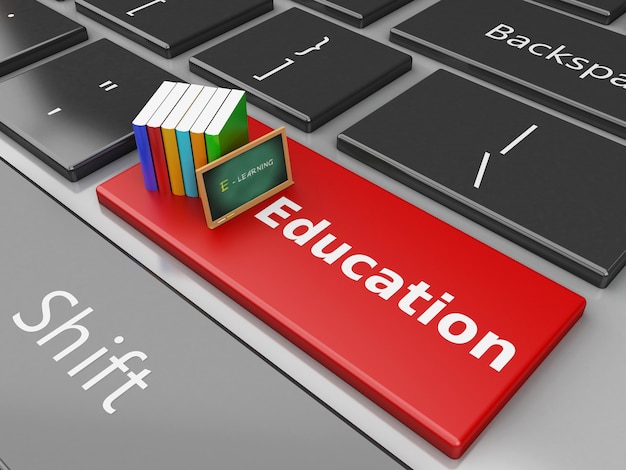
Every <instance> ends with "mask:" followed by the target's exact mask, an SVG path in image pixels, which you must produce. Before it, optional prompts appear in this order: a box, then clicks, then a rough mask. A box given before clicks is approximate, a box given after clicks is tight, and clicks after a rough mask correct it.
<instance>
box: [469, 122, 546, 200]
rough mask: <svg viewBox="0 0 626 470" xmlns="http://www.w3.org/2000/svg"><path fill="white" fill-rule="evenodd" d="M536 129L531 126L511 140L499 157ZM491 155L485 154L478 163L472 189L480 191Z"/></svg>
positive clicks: (534, 126)
mask: <svg viewBox="0 0 626 470" xmlns="http://www.w3.org/2000/svg"><path fill="white" fill-rule="evenodd" d="M537 129H538V126H537V125H536V124H532V125H531V126H530V127H529V128H528V129H526V130H525V131H524V132H522V133H521V134H520V135H518V136H517V137H516V138H515V139H513V140H512V141H511V142H510V143H509V144H508V145H506V146H505V147H504V148H503V149H502V150H500V155H506V154H507V153H509V152H510V151H511V150H513V148H514V147H516V146H517V145H518V144H519V143H520V142H522V141H523V140H524V139H526V138H527V137H528V136H529V135H530V134H532V133H533V132H534V131H535V130H537ZM490 157H491V154H490V153H489V152H485V153H484V154H483V158H482V160H481V162H480V167H479V168H478V173H477V174H476V178H475V179H474V187H475V188H476V189H480V185H481V184H482V181H483V178H484V176H485V171H486V170H487V165H488V163H489V159H490Z"/></svg>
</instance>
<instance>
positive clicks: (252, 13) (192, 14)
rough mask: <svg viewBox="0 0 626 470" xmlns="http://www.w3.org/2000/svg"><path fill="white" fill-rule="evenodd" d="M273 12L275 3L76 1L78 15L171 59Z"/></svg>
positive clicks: (231, 0) (234, 0)
mask: <svg viewBox="0 0 626 470" xmlns="http://www.w3.org/2000/svg"><path fill="white" fill-rule="evenodd" d="M272 8H273V4H272V0H228V1H224V0H177V1H166V0H152V1H150V0H76V9H77V10H78V11H79V12H81V13H83V14H85V15H87V16H89V17H90V18H93V19H95V20H96V21H99V22H101V23H103V24H104V25H106V26H108V27H109V28H111V29H113V30H115V31H117V32H118V33H121V34H123V35H125V36H127V37H129V38H130V39H132V40H133V41H136V42H138V43H139V44H142V45H143V46H145V47H147V48H148V49H150V50H152V51H155V52H157V53H159V54H161V55H162V56H164V57H168V58H171V57H174V56H176V55H178V54H181V53H182V52H185V51H187V50H188V49H191V48H192V47H194V46H197V45H198V44H202V43H203V42H205V41H208V40H209V39H211V38H214V37H215V36H218V35H220V34H222V33H225V32H226V31H229V30H230V29H232V28H234V27H236V26H239V25H241V24H243V23H245V22H247V21H249V20H251V19H253V18H256V17H257V16H259V15H261V14H263V13H266V12H268V11H271V10H272Z"/></svg>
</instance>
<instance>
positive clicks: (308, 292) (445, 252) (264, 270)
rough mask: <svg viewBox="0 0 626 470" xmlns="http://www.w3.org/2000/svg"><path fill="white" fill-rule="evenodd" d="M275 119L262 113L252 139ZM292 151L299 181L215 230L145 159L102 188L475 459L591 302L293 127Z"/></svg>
mask: <svg viewBox="0 0 626 470" xmlns="http://www.w3.org/2000/svg"><path fill="white" fill-rule="evenodd" d="M266 132H268V129H267V128H266V127H265V126H263V125H261V124H260V123H258V122H257V121H254V120H251V121H250V138H251V139H254V138H256V137H258V136H260V135H263V134H265V133H266ZM289 152H290V157H291V163H292V171H293V178H294V181H295V184H294V185H293V186H291V187H289V188H288V189H286V190H284V191H282V192H280V193H279V194H277V195H275V196H274V197H272V198H270V199H268V200H266V201H264V202H262V203H261V204H259V205H257V206H255V207H253V208H252V209H250V210H248V211H247V212H245V213H243V214H241V215H239V216H238V217H235V218H234V219H232V220H231V221H229V222H227V223H225V224H224V225H222V226H220V227H218V228H217V229H215V230H210V229H208V228H207V226H206V223H205V219H204V214H203V212H202V204H201V201H200V200H199V199H198V198H187V197H176V196H171V195H159V194H155V193H154V192H150V191H147V190H146V189H144V186H143V179H142V175H141V169H140V167H139V165H136V166H134V167H132V168H130V169H129V170H127V171H125V172H123V173H121V174H120V175H118V176H116V177H114V178H112V179H110V180H109V181H107V182H105V183H104V184H102V185H101V186H99V187H98V190H97V191H98V197H99V199H100V201H101V203H102V204H103V205H104V206H106V207H108V208H109V209H111V210H112V211H113V212H115V213H116V214H118V215H119V216H120V217H122V218H123V219H125V220H126V221H128V222H129V223H130V224H132V225H133V226H135V227H136V228H137V229H138V230H140V231H141V232H143V233H144V234H146V235H147V236H148V237H150V238H151V239H152V240H154V241H155V242H157V243H158V244H159V245H161V246H162V247H163V248H165V249H166V250H168V251H169V252H170V253H172V254H173V255H175V256H176V257H178V258H179V259H180V260H181V261H182V262H184V263H185V264H187V265H188V266H189V267H191V268H192V269H194V270H195V271H196V272H198V273H199V274H200V275H202V276H203V277H204V278H205V279H207V281H209V282H211V283H213V284H214V285H216V286H217V287H219V288H220V289H222V290H223V291H224V292H226V293H227V294H228V295H230V296H232V297H233V298H234V299H235V300H237V301H238V302H239V303H241V305H243V306H244V307H246V308H247V309H249V310H250V312H252V313H253V314H255V315H257V316H258V317H259V318H261V319H262V320H263V321H265V322H266V323H268V324H269V325H270V326H272V327H273V328H275V329H276V330H277V331H278V332H280V333H281V334H283V335H284V336H285V337H287V338H288V339H289V340H291V341H292V342H293V343H295V344H296V345H298V346H299V347H300V348H302V349H303V350H304V351H306V352H307V353H309V354H310V355H311V356H312V357H314V358H315V359H317V360H318V361H320V362H321V363H322V364H324V365H325V366H326V367H328V368H329V369H330V370H332V371H333V372H335V373H336V374H337V375H339V376H340V377H341V378H343V379H344V380H345V381H346V382H348V383H350V384H351V385H352V386H354V387H355V388H356V389H357V390H359V391H361V392H362V393H363V394H364V395H366V396H367V397H369V398H370V399H372V400H373V401H374V402H376V403H377V404H378V405H380V406H381V407H382V408H384V409H385V410H387V411H388V412H389V413H390V414H392V415H393V416H395V417H396V418H397V419H399V420H400V421H401V422H403V423H404V424H405V425H407V426H408V427H410V428H411V429H413V430H414V431H415V432H417V433H418V434H420V435H421V436H423V437H424V438H425V439H427V440H428V441H429V442H431V443H432V444H433V445H435V446H436V447H438V448H439V449H441V450H442V451H443V452H445V453H446V454H447V455H449V456H450V457H453V458H457V457H459V456H461V455H462V454H463V452H464V451H465V450H466V449H467V448H468V446H469V445H470V444H471V443H472V442H473V441H474V439H475V438H476V437H477V436H478V435H479V433H480V432H481V431H482V430H483V429H484V428H485V426H486V425H487V424H488V423H489V422H490V421H491V419H493V418H494V416H495V415H496V414H497V412H498V411H499V410H500V409H501V408H502V406H504V404H505V403H506V402H507V401H508V400H509V398H510V397H511V396H512V395H513V394H514V393H515V391H516V390H517V389H518V388H519V387H520V386H521V385H522V383H523V382H524V381H525V380H526V379H527V378H528V376H529V375H530V374H531V373H532V372H533V370H534V369H535V368H536V367H537V366H538V365H539V364H540V363H541V361H542V360H543V359H544V358H545V357H546V355H547V354H548V353H549V352H550V351H551V350H552V349H553V348H554V347H555V346H556V345H557V343H558V342H559V341H560V340H561V338H563V336H564V335H565V334H566V333H567V331H568V330H569V329H570V328H571V327H572V326H573V325H574V323H575V322H576V321H577V320H578V319H579V317H580V316H581V315H582V312H583V309H584V306H585V300H584V299H583V298H582V297H580V296H579V295H577V294H575V293H573V292H571V291H569V290H567V289H566V288H564V287H562V286H560V285H558V284H556V283H554V282H553V281H551V280H549V279H547V278H545V277H544V276H542V275H540V274H538V273H536V272H534V271H532V270H531V269H529V268H527V267H525V266H523V265H521V264H519V263H518V262H516V261H514V260H512V259H510V258H508V257H506V256H504V255H503V254H501V253H499V252H497V251H495V250H493V249H492V248H490V247H488V246H486V245H484V244H483V243H481V242H479V241H477V240H475V239H473V238H471V237H469V236H468V235H466V234H465V233H463V232H461V231H459V230H457V229H455V228H453V227H451V226H449V225H447V224H445V223H444V222H442V221H440V220H438V219H436V218H434V217H432V216H431V215H429V214H427V213H426V212H424V211H422V210H420V209H418V208H416V207H414V206H412V205H410V204H409V203H407V202H405V201H403V200H401V199H399V198H398V197H396V196H394V195H392V194H390V193H388V192H387V191H385V190H383V189H381V188H379V187H378V186H375V185H374V184H372V183H370V182H368V181H366V180H365V179H363V178H361V177H359V176H357V175H355V174H353V173H351V172H349V171H348V170H346V169H344V168H343V167H340V166H338V165H337V164H335V163H333V162H331V161H330V160H328V159H326V158H324V157H322V156H320V155H319V154H316V153H315V152H313V151H311V150H310V149H308V148H306V147H304V146H302V145H300V144H298V143H296V142H294V141H291V140H290V141H289ZM208 313H210V312H208ZM207 399H210V398H209V397H207Z"/></svg>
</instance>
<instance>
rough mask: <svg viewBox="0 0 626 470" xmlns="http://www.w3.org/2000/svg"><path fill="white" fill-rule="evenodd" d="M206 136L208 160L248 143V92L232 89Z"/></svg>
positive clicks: (208, 128) (210, 160)
mask: <svg viewBox="0 0 626 470" xmlns="http://www.w3.org/2000/svg"><path fill="white" fill-rule="evenodd" d="M204 138H205V140H206V149H207V157H208V161H209V162H212V161H214V160H216V159H218V158H219V157H221V156H223V155H226V154H227V153H230V152H232V151H233V150H235V149H238V148H239V147H241V146H243V145H245V144H247V143H248V141H249V140H248V113H247V109H246V93H245V92H244V91H242V90H231V91H230V92H229V93H228V96H227V97H226V99H225V100H224V103H223V104H222V106H221V107H220V109H219V110H218V111H217V113H216V114H215V116H214V117H213V119H212V120H211V123H210V124H209V126H208V127H207V129H206V131H205V134H204Z"/></svg>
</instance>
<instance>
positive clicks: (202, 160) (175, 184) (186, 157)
mask: <svg viewBox="0 0 626 470" xmlns="http://www.w3.org/2000/svg"><path fill="white" fill-rule="evenodd" d="M133 131H134V133H135V140H136V142H137V150H138V152H139V161H140V163H141V170H142V173H143V179H144V183H145V186H146V188H147V189H148V190H150V191H159V192H166V193H173V194H175V195H177V196H189V197H198V185H197V183H196V169H198V168H200V167H202V166H204V165H206V164H207V163H209V162H212V161H214V160H216V159H218V158H219V157H221V156H223V155H226V154H227V153H229V152H231V151H233V150H235V149H237V148H239V147H241V146H243V145H245V144H247V143H248V140H249V139H248V116H247V109H246V95H245V92H244V91H242V90H231V89H228V88H217V87H211V86H203V85H193V84H189V83H178V82H170V81H165V82H163V83H162V84H161V86H160V87H159V88H158V89H157V91H156V92H155V93H154V95H153V96H152V97H151V98H150V100H148V102H147V103H146V105H145V106H144V108H143V109H142V110H141V111H140V112H139V114H138V115H137V117H136V118H135V119H134V120H133Z"/></svg>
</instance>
